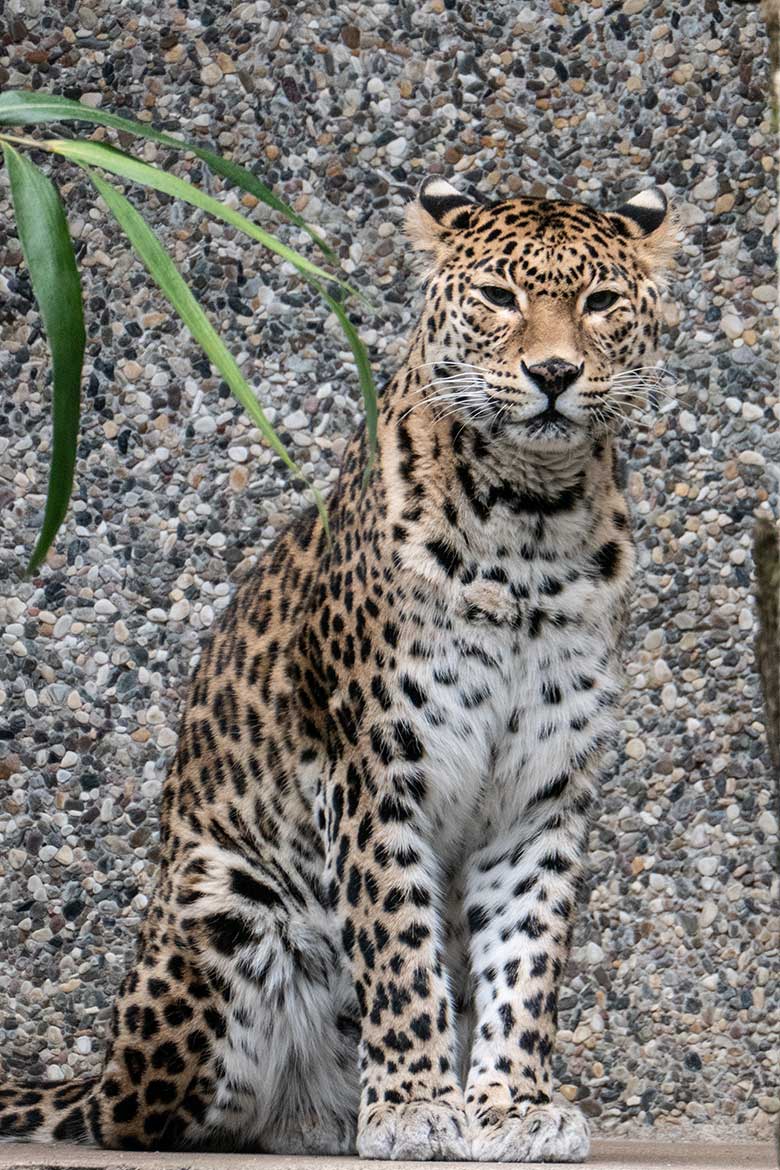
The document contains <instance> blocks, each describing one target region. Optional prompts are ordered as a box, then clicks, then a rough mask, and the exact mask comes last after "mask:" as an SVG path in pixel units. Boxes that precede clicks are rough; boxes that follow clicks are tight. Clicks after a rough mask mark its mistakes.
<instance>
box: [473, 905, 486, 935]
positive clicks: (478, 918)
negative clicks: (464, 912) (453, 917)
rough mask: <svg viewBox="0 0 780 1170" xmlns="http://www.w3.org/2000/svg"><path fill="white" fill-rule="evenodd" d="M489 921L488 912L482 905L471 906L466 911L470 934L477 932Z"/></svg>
mask: <svg viewBox="0 0 780 1170" xmlns="http://www.w3.org/2000/svg"><path fill="white" fill-rule="evenodd" d="M489 921H490V919H489V917H488V912H487V910H486V909H485V907H484V906H471V907H470V909H469V911H468V922H469V930H470V931H471V933H472V934H478V933H479V931H480V930H484V929H485V927H486V926H487V924H488V922H489Z"/></svg>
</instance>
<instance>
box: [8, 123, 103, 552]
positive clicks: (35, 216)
mask: <svg viewBox="0 0 780 1170" xmlns="http://www.w3.org/2000/svg"><path fill="white" fill-rule="evenodd" d="M3 153H4V156H5V162H6V166H7V168H8V176H9V179H10V181H11V198H12V201H13V207H14V213H15V215H16V224H17V228H18V231H19V241H20V243H21V245H22V251H23V252H24V258H25V260H26V261H27V267H28V269H29V272H30V280H31V281H32V286H33V292H34V293H35V299H36V301H37V302H38V308H39V309H40V312H41V318H42V320H43V327H44V330H45V332H46V336H47V338H48V342H49V348H50V349H51V359H52V447H51V466H50V469H49V487H48V491H47V494H46V507H45V509H44V514H43V524H42V526H41V531H40V533H39V535H38V539H37V541H36V543H35V548H34V549H33V553H32V556H31V558H30V562H29V564H28V566H27V572H28V573H33V572H34V571H35V570H36V569H37V568H38V566H39V565H40V564H41V562H42V561H43V559H44V557H45V556H46V554H47V552H48V551H49V549H50V548H51V545H52V541H53V540H54V537H55V536H56V535H57V531H58V529H59V527H60V525H61V524H62V521H63V520H64V519H65V514H66V513H67V510H68V501H69V500H70V493H71V491H72V489H73V469H74V466H75V463H76V444H77V440H78V430H79V406H80V391H81V367H82V363H83V360H84V344H85V334H84V311H83V308H82V303H81V284H80V283H79V274H78V269H77V267H76V257H75V255H74V253H73V245H72V243H71V239H70V234H69V232H68V221H67V219H66V217H65V211H64V209H63V206H62V203H61V202H60V197H59V195H58V194H57V190H56V188H55V187H54V185H53V184H52V183H51V182H50V180H49V179H47V177H46V175H44V174H43V173H42V172H41V171H39V170H38V168H37V167H36V166H35V165H34V164H33V163H31V162H30V161H29V160H28V159H26V158H24V157H23V156H22V155H20V154H17V152H16V151H15V150H14V149H13V147H11V146H9V145H8V144H7V143H3Z"/></svg>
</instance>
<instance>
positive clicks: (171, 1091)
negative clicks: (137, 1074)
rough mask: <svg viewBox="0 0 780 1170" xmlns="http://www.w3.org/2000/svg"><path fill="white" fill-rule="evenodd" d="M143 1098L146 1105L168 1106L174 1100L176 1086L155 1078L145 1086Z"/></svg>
mask: <svg viewBox="0 0 780 1170" xmlns="http://www.w3.org/2000/svg"><path fill="white" fill-rule="evenodd" d="M144 1096H145V1098H146V1103H147V1105H157V1104H160V1105H170V1104H171V1102H172V1101H175V1100H176V1086H175V1085H174V1084H172V1082H171V1081H161V1080H160V1079H159V1078H157V1077H155V1078H154V1079H153V1080H151V1081H149V1084H148V1085H147V1086H146V1092H145V1094H144Z"/></svg>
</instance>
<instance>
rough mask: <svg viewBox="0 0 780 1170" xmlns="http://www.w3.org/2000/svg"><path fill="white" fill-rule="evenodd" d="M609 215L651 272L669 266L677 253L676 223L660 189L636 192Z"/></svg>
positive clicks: (674, 215)
mask: <svg viewBox="0 0 780 1170" xmlns="http://www.w3.org/2000/svg"><path fill="white" fill-rule="evenodd" d="M613 214H614V215H619V216H620V219H621V221H623V226H622V227H621V229H620V230H621V232H622V233H623V234H624V235H628V236H630V237H631V239H632V240H633V241H634V243H635V246H636V247H637V250H638V251H639V253H640V255H641V256H642V257H643V258H644V260H645V263H646V264H647V266H648V268H649V269H650V270H651V271H657V270H659V269H663V268H667V267H668V266H669V264H670V262H671V260H672V258H673V257H674V255H675V253H676V252H677V250H678V230H679V223H678V219H677V215H676V213H675V211H674V210H673V209H672V208H670V207H669V201H668V200H667V198H666V196H665V195H664V193H663V191H662V190H661V188H660V187H647V188H646V189H645V190H644V191H639V192H638V193H637V194H636V195H633V196H632V197H631V198H630V199H629V200H628V202H627V203H624V204H623V206H622V207H619V208H618V209H617V211H616V212H613ZM626 220H627V221H628V223H626V222H625V221H626Z"/></svg>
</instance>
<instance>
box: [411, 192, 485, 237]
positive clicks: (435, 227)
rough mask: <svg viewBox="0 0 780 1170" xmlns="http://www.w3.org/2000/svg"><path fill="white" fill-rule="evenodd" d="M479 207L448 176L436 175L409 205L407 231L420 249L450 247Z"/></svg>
mask: <svg viewBox="0 0 780 1170" xmlns="http://www.w3.org/2000/svg"><path fill="white" fill-rule="evenodd" d="M478 207H479V204H478V203H475V202H474V200H473V199H469V198H468V196H466V195H463V194H461V192H460V191H457V190H456V189H455V188H454V187H453V186H452V184H451V183H448V182H447V180H446V179H440V178H438V177H437V176H433V177H431V178H428V179H426V180H425V181H424V183H423V184H422V185H421V187H420V190H419V191H418V193H417V198H416V199H415V200H414V202H413V203H410V204H409V205H408V206H407V208H406V234H407V236H408V237H409V239H410V240H411V242H412V246H413V247H414V248H416V249H417V250H418V251H420V252H435V253H439V252H440V251H442V250H446V247H447V244H448V242H450V241H451V240H452V237H453V235H454V234H455V233H457V232H460V231H463V230H464V229H465V228H467V227H468V226H469V224H470V223H471V217H472V214H473V212H474V211H475V210H476V209H477V208H478Z"/></svg>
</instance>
